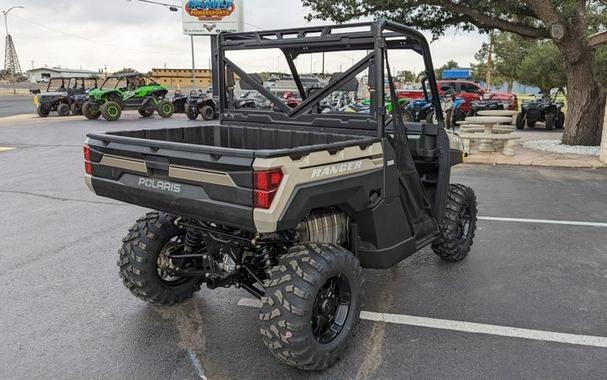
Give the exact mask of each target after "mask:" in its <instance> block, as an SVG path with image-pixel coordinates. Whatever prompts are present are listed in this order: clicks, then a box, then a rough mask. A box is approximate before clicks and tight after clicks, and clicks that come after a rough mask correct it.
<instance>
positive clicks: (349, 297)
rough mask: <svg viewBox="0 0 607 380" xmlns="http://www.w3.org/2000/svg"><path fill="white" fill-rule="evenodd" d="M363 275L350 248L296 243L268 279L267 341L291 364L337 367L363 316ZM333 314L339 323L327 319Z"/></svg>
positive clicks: (263, 318)
mask: <svg viewBox="0 0 607 380" xmlns="http://www.w3.org/2000/svg"><path fill="white" fill-rule="evenodd" d="M361 278H362V269H361V267H360V263H359V261H358V259H357V258H356V257H355V256H354V255H353V254H352V253H351V252H349V251H348V250H346V249H345V248H342V247H340V246H335V245H330V244H313V243H310V244H302V245H298V246H295V247H292V248H291V249H290V250H289V253H288V254H286V255H284V256H283V257H281V258H280V262H279V264H278V265H276V266H275V267H273V268H272V269H271V270H270V272H269V279H268V280H267V281H266V283H265V288H266V293H265V296H264V297H262V299H261V302H262V308H261V311H260V312H259V319H260V329H259V331H260V333H261V336H262V340H263V343H264V344H265V345H266V346H267V347H268V348H269V350H270V352H272V354H273V355H274V356H276V357H277V358H278V359H280V360H281V361H282V362H284V363H286V364H288V365H290V366H293V367H296V368H300V369H305V370H322V369H325V368H327V367H330V366H332V365H333V364H334V363H335V362H336V361H337V360H338V359H339V356H340V354H341V353H342V352H343V350H344V349H345V346H346V342H347V340H348V338H349V337H350V335H351V334H352V330H353V329H354V326H355V325H356V323H357V322H358V319H359V315H360V292H361V283H362V279H361ZM331 289H333V292H332V294H333V295H334V297H331V294H330V293H331ZM331 310H333V312H331ZM330 314H333V315H334V319H333V321H334V322H337V323H331V322H330V319H325V318H326V315H330ZM321 318H323V319H321ZM333 331H335V332H336V333H333ZM323 332H324V333H323Z"/></svg>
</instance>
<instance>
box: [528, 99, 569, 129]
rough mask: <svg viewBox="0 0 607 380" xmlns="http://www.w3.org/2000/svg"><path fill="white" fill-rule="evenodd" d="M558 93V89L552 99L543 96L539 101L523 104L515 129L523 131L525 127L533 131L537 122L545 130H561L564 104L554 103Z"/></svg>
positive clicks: (563, 121) (563, 123)
mask: <svg viewBox="0 0 607 380" xmlns="http://www.w3.org/2000/svg"><path fill="white" fill-rule="evenodd" d="M560 92H561V90H560V89H559V91H557V92H556V93H555V95H554V97H553V98H550V95H544V96H542V97H541V98H539V99H536V100H533V101H529V102H523V105H522V111H521V113H519V114H518V116H517V118H516V128H517V129H525V126H527V127H528V128H529V129H534V128H535V127H536V124H537V123H538V122H542V123H544V124H545V126H546V129H547V130H553V129H555V128H556V129H563V128H564V126H565V113H564V112H563V107H564V103H563V102H557V101H556V98H557V96H558V94H559V93H560Z"/></svg>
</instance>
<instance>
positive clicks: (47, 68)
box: [27, 67, 98, 74]
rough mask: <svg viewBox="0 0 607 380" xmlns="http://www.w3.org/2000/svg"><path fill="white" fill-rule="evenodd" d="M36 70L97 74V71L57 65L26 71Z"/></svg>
mask: <svg viewBox="0 0 607 380" xmlns="http://www.w3.org/2000/svg"><path fill="white" fill-rule="evenodd" d="M36 71H52V72H54V73H60V74H66V73H70V74H98V73H97V71H93V70H81V69H65V68H59V67H39V68H37V69H32V70H28V71H27V72H28V73H29V72H36Z"/></svg>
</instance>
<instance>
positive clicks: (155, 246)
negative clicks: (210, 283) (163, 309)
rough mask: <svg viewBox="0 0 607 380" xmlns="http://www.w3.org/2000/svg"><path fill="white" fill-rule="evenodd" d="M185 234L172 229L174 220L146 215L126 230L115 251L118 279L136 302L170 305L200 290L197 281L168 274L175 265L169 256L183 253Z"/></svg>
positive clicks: (196, 279) (151, 213)
mask: <svg viewBox="0 0 607 380" xmlns="http://www.w3.org/2000/svg"><path fill="white" fill-rule="evenodd" d="M185 234H186V231H185V230H183V229H180V228H178V227H177V226H175V217H172V216H169V215H167V214H164V213H159V212H150V213H148V214H146V215H145V216H144V217H143V218H141V219H139V220H137V223H135V225H134V226H133V227H131V228H130V229H129V233H128V235H127V236H126V237H125V238H124V239H123V240H122V242H123V244H122V248H121V249H120V250H119V251H118V254H119V255H120V259H119V260H118V266H119V267H120V277H122V282H123V283H124V286H125V287H126V288H127V289H128V290H130V292H131V293H132V294H133V295H134V296H136V297H137V298H139V299H141V300H143V301H145V302H148V303H153V304H160V305H174V304H176V303H180V302H183V301H185V300H187V299H189V298H191V297H192V296H193V294H194V292H196V291H198V290H200V285H201V284H202V282H203V279H202V278H200V277H179V276H176V275H174V274H172V272H173V271H175V270H176V269H178V264H179V263H176V262H175V261H177V260H175V261H174V259H171V258H170V256H175V255H179V254H181V253H183V252H184V239H185Z"/></svg>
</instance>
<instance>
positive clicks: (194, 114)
mask: <svg viewBox="0 0 607 380" xmlns="http://www.w3.org/2000/svg"><path fill="white" fill-rule="evenodd" d="M185 114H186V116H187V117H188V119H190V120H196V119H197V118H198V110H197V109H196V106H191V105H189V104H186V105H185Z"/></svg>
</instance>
